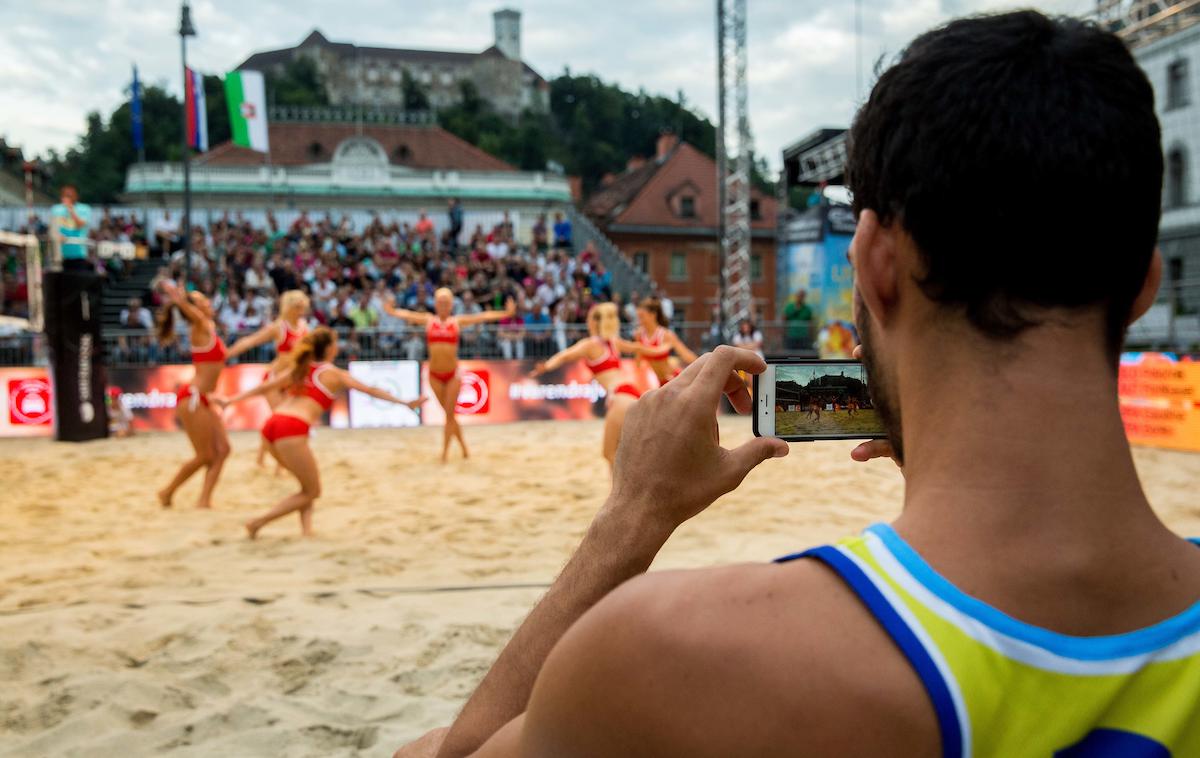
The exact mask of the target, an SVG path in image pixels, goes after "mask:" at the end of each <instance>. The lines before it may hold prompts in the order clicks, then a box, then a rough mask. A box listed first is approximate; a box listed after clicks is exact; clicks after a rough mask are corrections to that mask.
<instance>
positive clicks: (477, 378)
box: [454, 370, 491, 416]
mask: <svg viewBox="0 0 1200 758" xmlns="http://www.w3.org/2000/svg"><path fill="white" fill-rule="evenodd" d="M490 407H491V390H490V389H489V388H488V372H487V371H483V370H477V371H463V372H462V386H460V387H459V388H458V400H457V401H456V402H455V404H454V409H455V410H456V411H457V412H458V413H459V414H461V415H463V416H478V415H483V414H485V413H487V412H488V408H490Z"/></svg>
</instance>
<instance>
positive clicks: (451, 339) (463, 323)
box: [383, 287, 517, 463]
mask: <svg viewBox="0 0 1200 758" xmlns="http://www.w3.org/2000/svg"><path fill="white" fill-rule="evenodd" d="M383 310H384V312H385V313H387V314H388V315H389V316H392V317H394V318H398V319H401V320H402V321H406V322H408V323H410V324H413V325H415V326H421V327H424V328H425V342H426V347H427V348H428V350H429V387H430V389H432V390H433V395H434V397H435V398H437V401H438V404H439V405H441V406H442V411H443V412H444V413H445V414H446V426H445V428H444V430H443V432H442V463H445V462H446V461H448V460H449V459H450V443H451V441H453V440H458V446H459V447H460V448H462V454H463V458H468V457H470V455H469V453H468V452H467V441H466V440H465V439H464V438H463V433H462V426H461V425H460V424H459V423H458V418H457V416H456V406H457V403H458V389H459V387H461V386H462V377H461V376H460V375H459V371H458V343H459V337H460V335H461V330H462V329H463V328H465V327H470V326H474V325H476V324H483V323H488V322H494V321H500V320H501V319H504V318H509V317H511V316H512V315H513V314H515V313H516V312H517V303H516V301H515V300H513V299H512V298H511V297H510V298H508V301H507V303H506V305H505V308H504V310H502V311H481V312H480V313H475V314H471V315H468V314H463V315H461V316H455V315H454V293H453V292H451V291H450V290H449V289H447V288H446V287H442V288H441V289H439V290H437V291H436V292H434V293H433V313H422V312H418V311H409V310H405V309H403V308H397V307H396V306H395V305H394V304H393V303H384V305H383Z"/></svg>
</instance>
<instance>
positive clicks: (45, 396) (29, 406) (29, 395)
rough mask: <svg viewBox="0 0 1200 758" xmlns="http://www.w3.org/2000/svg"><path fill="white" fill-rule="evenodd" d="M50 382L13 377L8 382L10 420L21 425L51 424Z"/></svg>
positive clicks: (52, 414)
mask: <svg viewBox="0 0 1200 758" xmlns="http://www.w3.org/2000/svg"><path fill="white" fill-rule="evenodd" d="M53 417H54V410H53V408H52V407H51V405H50V383H49V382H48V381H46V380H45V379H12V380H10V381H9V382H8V420H9V423H11V424H15V425H21V426H37V425H39V424H49V423H50V421H51V419H52V418H53Z"/></svg>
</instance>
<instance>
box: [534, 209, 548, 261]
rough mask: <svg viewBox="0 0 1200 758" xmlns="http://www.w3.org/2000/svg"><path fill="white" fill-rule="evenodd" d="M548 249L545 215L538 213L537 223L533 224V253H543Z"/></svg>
mask: <svg viewBox="0 0 1200 758" xmlns="http://www.w3.org/2000/svg"><path fill="white" fill-rule="evenodd" d="M549 247H550V243H549V236H548V234H547V230H546V214H545V213H539V214H538V217H537V221H535V222H533V251H534V252H535V253H543V252H545V251H546V250H547V249H548V248H549Z"/></svg>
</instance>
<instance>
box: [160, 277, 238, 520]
mask: <svg viewBox="0 0 1200 758" xmlns="http://www.w3.org/2000/svg"><path fill="white" fill-rule="evenodd" d="M162 292H163V294H164V295H165V296H166V298H167V303H166V305H164V306H163V312H162V314H161V315H160V317H159V332H158V336H159V340H160V341H161V342H163V343H164V344H166V343H169V342H171V341H173V340H174V337H175V309H176V308H178V309H179V312H180V313H181V314H182V315H183V319H184V320H185V321H187V322H188V324H189V325H190V327H191V335H190V336H191V345H192V363H193V365H195V367H196V371H195V374H193V376H192V381H191V382H189V383H188V384H184V385H181V386H180V387H179V389H178V390H176V397H177V398H178V400H177V401H176V403H175V418H176V419H178V421H179V425H180V426H182V427H183V430H184V432H186V433H187V436H188V441H189V442H191V443H192V450H193V453H194V454H193V456H192V457H191V458H190V459H188V460H187V461H185V462H184V464H183V465H182V466H180V467H179V471H178V472H177V473H176V474H175V478H174V479H172V480H171V483H170V484H168V485H167V486H166V488H164V489H162V490H160V491H159V493H158V502H159V503H160V504H161V505H162V507H164V508H169V507H171V500H172V498H174V497H175V491H176V490H178V489H179V487H180V486H181V485H182V484H183V483H184V482H186V481H187V480H188V479H190V478H191V476H192V474H194V473H196V472H197V471H199V470H200V469H202V468H207V469H208V470H207V471H206V472H205V474H204V484H203V485H201V487H200V497H199V498H198V499H197V500H196V507H197V508H211V507H212V493H213V489H214V488H216V486H217V480H218V479H219V478H220V477H221V468H222V467H223V466H224V465H225V459H226V458H228V457H229V435H227V434H226V433H225V423H224V422H223V421H222V420H221V415H220V414H219V413H217V411H216V409H215V408H213V407H212V404H211V403H210V398H209V394H210V393H212V391H213V390H215V389H216V388H217V380H218V379H220V377H221V370H222V369H223V368H225V344H224V343H223V342H221V338H220V337H219V336H217V327H216V323H215V322H214V321H213V311H212V304H211V303H209V301H208V298H207V297H205V296H204V295H203V294H201V293H199V292H190V293H185V292H184V291H183V290H181V289H179V287H177V286H176V285H175V284H174V283H173V282H164V283H163V285H162Z"/></svg>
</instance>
